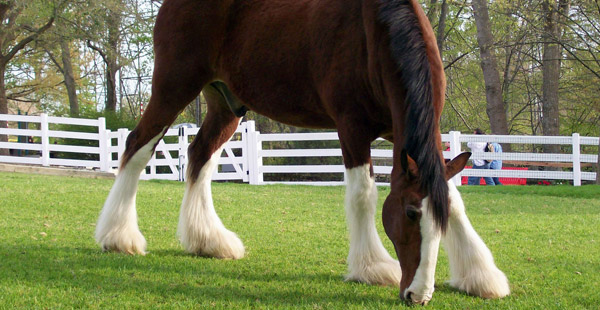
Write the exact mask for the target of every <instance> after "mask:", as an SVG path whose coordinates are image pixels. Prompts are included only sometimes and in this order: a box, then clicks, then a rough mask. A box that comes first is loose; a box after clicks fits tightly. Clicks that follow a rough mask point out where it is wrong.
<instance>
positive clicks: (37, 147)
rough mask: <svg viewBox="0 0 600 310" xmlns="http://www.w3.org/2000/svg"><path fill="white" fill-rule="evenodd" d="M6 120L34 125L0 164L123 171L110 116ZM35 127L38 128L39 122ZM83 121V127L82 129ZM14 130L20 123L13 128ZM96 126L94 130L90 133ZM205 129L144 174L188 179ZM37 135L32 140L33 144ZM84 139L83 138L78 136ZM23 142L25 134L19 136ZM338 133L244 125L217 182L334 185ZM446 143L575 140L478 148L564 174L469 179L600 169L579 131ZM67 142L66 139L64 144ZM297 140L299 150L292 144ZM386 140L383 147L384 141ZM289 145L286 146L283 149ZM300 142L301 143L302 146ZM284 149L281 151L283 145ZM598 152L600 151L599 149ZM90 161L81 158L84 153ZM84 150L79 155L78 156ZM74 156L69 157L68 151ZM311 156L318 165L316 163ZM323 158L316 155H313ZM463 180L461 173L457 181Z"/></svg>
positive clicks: (456, 137) (161, 150) (170, 140)
mask: <svg viewBox="0 0 600 310" xmlns="http://www.w3.org/2000/svg"><path fill="white" fill-rule="evenodd" d="M0 121H8V122H11V123H12V124H11V125H14V123H17V122H20V123H22V124H27V125H26V126H23V127H26V128H31V127H35V129H15V128H9V129H4V128H0V135H8V136H9V137H11V138H12V140H14V139H15V137H21V141H22V142H19V141H12V140H11V139H9V142H0V149H11V151H12V152H13V153H19V152H20V153H21V154H13V156H0V162H4V163H14V164H32V165H42V166H68V167H86V168H93V169H98V170H100V171H111V170H113V171H114V170H116V169H117V168H118V164H119V160H120V158H121V156H122V154H123V152H124V150H125V141H126V138H127V135H128V134H129V131H128V130H127V129H119V130H118V131H114V132H111V131H109V130H106V125H105V120H104V119H103V118H99V119H98V120H88V119H73V118H62V117H52V116H47V115H45V114H42V115H40V116H19V115H4V114H0ZM32 124H33V125H32ZM61 124H62V125H75V126H71V127H73V128H75V129H78V128H86V129H87V130H85V131H87V132H81V131H69V130H57V129H53V127H57V125H61ZM80 126H83V127H80ZM11 127H14V126H11ZM90 131H91V132H90ZM197 133H198V128H185V127H182V128H179V129H169V130H168V131H167V133H166V135H165V138H163V140H161V141H160V142H159V144H158V145H157V148H156V152H155V154H154V155H153V157H152V159H151V160H150V162H149V163H148V166H147V168H146V171H144V172H143V173H142V176H141V178H142V179H165V180H183V179H184V176H185V170H186V168H187V148H188V146H189V144H190V142H191V140H192V139H193V137H194V136H195V135H196V134H197ZM29 137H32V138H33V139H32V140H33V141H31V142H33V143H27V142H24V141H27V140H28V138H29ZM72 139H77V140H72ZM17 140H18V139H17ZM81 140H84V141H87V142H88V143H86V144H88V145H87V146H81V144H82V143H81ZM337 140H338V136H337V133H335V132H322V133H287V134H261V133H260V132H258V131H256V130H255V125H254V122H253V121H248V122H243V123H241V124H240V126H239V128H238V130H237V131H236V134H235V135H234V137H233V138H232V140H231V141H230V142H228V143H227V144H226V145H225V147H224V149H223V154H222V155H221V159H220V161H219V169H218V171H217V172H215V174H214V175H213V180H237V181H241V182H248V183H250V184H265V183H273V182H272V181H269V180H268V179H269V178H272V177H273V176H277V175H282V174H285V175H298V174H300V175H301V176H302V177H305V176H309V178H310V176H313V177H314V176H315V175H319V174H320V175H322V174H328V175H327V176H332V175H334V176H337V177H335V178H334V180H332V181H318V182H317V181H310V180H309V181H306V180H304V181H297V182H286V183H302V184H313V185H335V184H343V181H342V179H343V173H344V171H345V168H344V166H343V164H342V160H341V156H342V152H341V150H340V148H339V144H337V142H335V141H337ZM442 140H443V141H448V142H450V149H449V151H445V152H444V157H446V158H453V157H454V156H456V155H458V154H460V153H461V152H462V151H464V150H465V149H464V148H463V145H464V143H465V142H470V141H485V142H499V143H510V144H511V145H513V148H514V149H517V147H516V146H518V145H519V144H525V145H532V144H535V145H544V144H558V145H568V146H570V147H566V148H565V149H570V150H572V151H571V152H569V153H561V154H547V153H524V152H503V153H483V152H482V153H475V154H473V156H472V158H476V159H497V160H503V161H504V162H505V163H507V162H513V163H521V164H529V165H536V166H537V165H540V166H545V165H550V164H552V163H554V164H556V165H558V166H563V167H564V168H563V169H560V171H537V170H472V169H465V170H464V171H463V172H462V174H461V175H462V176H496V177H505V178H527V179H556V180H571V181H572V182H573V184H574V185H576V186H578V185H581V181H582V180H589V181H592V180H595V178H596V173H595V172H591V171H582V169H581V167H582V165H584V166H585V165H586V164H587V165H589V164H594V163H596V162H597V160H598V155H596V154H597V151H596V152H595V154H582V153H581V149H582V147H586V146H587V147H589V146H594V147H595V146H598V144H599V138H597V137H580V136H579V134H573V135H572V136H566V137H565V136H558V137H544V136H497V135H463V134H460V133H459V132H450V133H448V134H443V135H442ZM302 141H312V142H314V141H320V143H321V144H323V145H326V146H324V147H321V148H308V147H305V146H302V145H301V144H302ZM58 142H60V144H59V143H58ZM291 143H293V144H294V145H296V147H297V148H290V144H291ZM380 144H383V147H381V146H379V147H377V145H380ZM282 145H283V146H282ZM297 145H299V146H297ZM390 146H391V145H390V144H389V143H387V144H386V143H385V142H383V141H382V140H378V141H376V142H375V143H374V144H373V148H372V150H371V155H372V157H373V158H374V172H375V174H377V175H384V176H385V175H389V174H390V173H391V170H392V167H391V158H392V150H391V149H390ZM277 147H279V148H277ZM596 150H597V149H596ZM57 153H60V154H61V157H65V155H64V154H76V155H74V156H73V157H74V158H72V159H70V158H58V157H57V156H53V154H57ZM82 154H83V155H84V157H88V158H87V159H77V158H79V157H82V156H81V155H82ZM78 155H79V156H78ZM67 157H68V156H67ZM281 158H297V159H300V160H301V161H303V164H297V165H289V164H277V159H281ZM323 158H331V159H330V160H329V161H331V162H334V163H333V164H322V163H321V161H322V160H321V159H323ZM311 159H312V160H313V161H312V162H313V163H314V164H311ZM314 159H317V160H314ZM455 182H456V183H457V184H460V176H457V177H456V178H455Z"/></svg>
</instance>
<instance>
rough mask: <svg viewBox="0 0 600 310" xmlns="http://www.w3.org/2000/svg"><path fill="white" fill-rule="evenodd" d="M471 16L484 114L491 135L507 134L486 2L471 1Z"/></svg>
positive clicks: (504, 108) (482, 0)
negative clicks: (479, 71) (473, 21)
mask: <svg viewBox="0 0 600 310" xmlns="http://www.w3.org/2000/svg"><path fill="white" fill-rule="evenodd" d="M472 5H473V15H474V17H475V23H476V25H477V42H478V43H479V55H480V61H481V62H480V65H481V70H482V71H483V78H484V81H485V95H486V99H487V109H486V112H487V114H488V117H489V119H490V127H491V130H492V133H493V134H497V135H506V134H508V126H507V120H506V107H505V106H504V101H503V99H502V84H501V83H500V74H499V73H498V64H497V61H496V54H495V52H494V38H493V36H492V31H491V29H490V17H489V13H488V7H487V1H486V0H473V1H472Z"/></svg>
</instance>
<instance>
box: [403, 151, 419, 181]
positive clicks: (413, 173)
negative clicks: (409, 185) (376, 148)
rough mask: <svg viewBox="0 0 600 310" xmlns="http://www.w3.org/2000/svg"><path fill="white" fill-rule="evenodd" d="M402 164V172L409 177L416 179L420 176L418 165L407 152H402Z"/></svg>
mask: <svg viewBox="0 0 600 310" xmlns="http://www.w3.org/2000/svg"><path fill="white" fill-rule="evenodd" d="M400 164H401V165H402V171H404V172H406V173H407V175H408V176H409V177H411V178H415V177H417V176H418V175H419V168H418V167H417V163H416V162H415V161H414V160H413V159H412V158H410V156H408V153H407V152H406V150H402V152H401V153H400Z"/></svg>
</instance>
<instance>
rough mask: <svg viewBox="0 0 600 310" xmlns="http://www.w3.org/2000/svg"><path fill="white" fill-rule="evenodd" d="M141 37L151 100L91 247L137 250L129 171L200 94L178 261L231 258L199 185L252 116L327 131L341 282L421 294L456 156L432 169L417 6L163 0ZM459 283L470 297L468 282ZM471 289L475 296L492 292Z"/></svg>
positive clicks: (432, 97)
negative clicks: (378, 148) (202, 102)
mask: <svg viewBox="0 0 600 310" xmlns="http://www.w3.org/2000/svg"><path fill="white" fill-rule="evenodd" d="M153 40H154V41H153V43H154V52H155V62H154V73H153V77H152V95H151V98H150V102H149V104H148V106H147V109H146V110H145V112H144V114H143V116H142V118H141V120H140V121H139V123H138V124H137V126H136V128H135V129H134V130H133V131H132V132H131V134H130V135H129V136H128V138H127V142H126V149H125V152H124V153H123V156H122V159H121V162H120V167H119V173H118V175H117V177H116V179H115V183H114V185H113V187H112V189H111V190H110V193H109V194H108V197H107V199H106V202H105V204H104V206H103V208H102V211H101V213H100V216H99V219H98V223H97V226H96V232H95V238H96V240H97V242H98V243H99V244H100V245H101V247H102V248H103V249H104V250H107V251H115V252H124V253H129V254H145V251H146V240H145V239H144V237H143V235H142V234H141V232H140V230H139V227H138V224H137V213H136V206H135V198H136V192H137V186H138V180H139V175H140V173H141V171H142V170H143V169H144V168H145V166H146V164H147V162H148V161H149V159H150V158H151V156H152V154H153V152H154V149H155V147H156V145H157V143H158V141H159V140H160V139H161V138H162V136H163V135H164V134H165V132H166V130H167V129H168V128H169V126H170V125H171V124H172V123H173V121H174V120H175V118H176V117H177V115H178V114H179V113H180V112H181V111H182V110H183V109H184V108H185V106H186V105H187V104H188V103H189V102H191V101H192V100H193V99H194V98H195V97H197V96H198V95H199V93H200V92H202V93H203V95H204V97H205V99H206V102H207V105H208V108H207V114H206V117H205V120H204V122H203V124H202V126H201V129H200V131H199V133H198V135H197V136H196V138H195V139H194V141H193V142H192V143H191V145H190V147H189V149H188V154H189V166H188V169H187V183H186V187H185V194H184V198H183V202H182V204H181V209H180V210H181V211H180V216H179V223H178V229H177V231H178V236H179V239H180V242H181V243H182V245H183V247H184V248H185V250H186V251H187V252H189V253H193V254H195V255H199V256H208V257H216V258H223V259H240V258H242V257H243V256H244V252H245V249H244V245H243V243H242V241H241V240H240V239H239V238H238V236H237V235H236V234H235V233H234V232H232V231H230V230H228V229H227V228H225V226H224V225H223V223H222V222H221V220H220V219H219V217H218V215H217V213H216V211H215V208H214V205H213V200H212V196H211V185H210V182H211V175H212V173H213V171H214V170H215V168H216V165H217V162H218V158H219V157H220V154H221V149H222V146H223V144H224V143H225V142H227V141H228V140H229V139H230V138H231V136H232V135H233V134H234V132H235V130H236V128H237V126H238V124H239V121H240V119H241V117H242V116H244V114H245V113H246V111H248V110H251V111H254V112H256V113H259V114H261V115H264V116H267V117H269V118H271V119H273V120H276V121H279V122H282V123H286V124H289V125H293V126H299V127H306V128H331V129H336V130H337V132H338V136H339V140H340V144H341V149H342V155H343V160H344V165H345V168H346V174H345V175H346V183H347V190H346V199H345V210H346V217H347V224H348V229H349V239H350V246H349V248H350V249H349V254H348V258H347V263H348V274H347V276H346V280H348V281H358V282H364V283H369V284H378V285H395V286H399V287H400V297H401V298H403V299H406V300H408V301H412V302H415V303H421V304H424V303H426V302H427V301H429V299H431V294H432V293H433V275H434V272H435V259H434V258H435V257H437V248H438V246H437V245H436V244H439V239H440V236H441V234H442V233H443V232H445V231H462V229H461V228H454V227H448V225H449V219H452V216H455V214H452V213H450V211H449V210H450V207H449V203H450V202H449V193H450V192H449V185H448V183H447V181H448V180H449V179H450V178H451V177H452V176H454V175H455V174H456V173H458V172H460V171H461V170H462V169H463V168H464V165H465V164H466V161H467V159H468V158H469V154H466V153H465V154H461V155H460V156H458V157H457V158H456V159H454V160H452V161H450V162H449V163H447V164H445V163H444V160H443V156H442V153H441V135H440V129H439V120H440V116H441V111H442V108H443V104H444V92H445V77H444V72H443V65H442V61H441V58H440V55H439V51H438V49H437V44H436V40H435V36H434V34H433V31H432V28H431V25H430V24H429V21H428V20H427V18H426V16H425V14H424V12H423V10H422V8H421V7H420V5H419V4H417V2H416V0H351V1H349V0H243V1H242V0H165V1H164V3H163V5H162V7H161V8H160V10H159V12H158V15H157V18H156V24H155V28H154V38H153ZM378 137H382V138H384V139H387V140H389V141H391V142H393V145H394V146H393V169H392V174H391V183H390V187H391V190H390V194H389V196H388V197H387V198H386V200H385V203H384V206H383V216H382V218H383V225H384V228H385V232H386V234H387V236H388V237H389V238H390V240H391V241H392V243H393V245H394V249H395V252H396V255H397V257H398V260H399V261H398V260H395V259H393V258H392V257H391V256H390V254H389V253H388V252H387V251H386V249H385V248H384V246H383V245H382V243H381V239H380V238H379V236H378V234H377V231H376V229H375V224H374V216H375V210H376V204H377V201H376V200H377V191H376V187H375V182H374V173H373V166H372V161H371V156H370V145H371V142H372V141H374V140H375V139H376V138H378ZM463 213H464V212H463ZM461 223H462V222H461ZM450 225H452V221H450ZM457 225H459V226H460V224H457ZM461 227H462V226H461ZM461 244H462V243H461ZM456 255H457V256H458V257H460V256H461V255H462V254H461V251H458V252H457V254H456ZM432 259H433V260H432ZM492 264H493V263H492ZM432 266H433V267H432ZM432 268H433V269H432ZM488 274H491V273H490V272H488ZM471 282H473V281H471ZM467 286H468V288H467V287H462V289H463V290H465V291H467V292H470V291H469V289H470V287H471V286H475V287H477V288H479V287H481V284H480V283H475V284H473V285H471V284H469V285H467ZM459 287H460V285H459ZM484 291H485V292H483V293H475V294H478V295H481V296H484V297H499V296H501V295H503V294H504V293H502V292H500V293H498V292H496V291H493V292H489V290H484Z"/></svg>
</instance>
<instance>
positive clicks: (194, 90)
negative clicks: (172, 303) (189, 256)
mask: <svg viewBox="0 0 600 310" xmlns="http://www.w3.org/2000/svg"><path fill="white" fill-rule="evenodd" d="M181 62H185V59H180V58H177V57H174V56H169V55H168V54H165V53H162V54H159V53H157V58H156V60H155V68H154V77H153V81H152V84H153V85H152V86H153V91H152V97H151V98H150V103H149V104H148V108H147V109H146V111H145V113H144V114H143V116H142V119H141V120H140V122H139V123H138V125H137V126H136V128H135V129H134V130H133V131H132V132H131V133H130V134H129V136H128V137H127V144H126V149H125V152H124V153H123V157H122V159H121V166H120V168H119V173H118V175H117V178H116V180H115V183H114V185H113V187H112V189H111V190H110V193H109V195H108V198H107V199H106V202H105V203H104V207H103V208H102V211H101V213H100V217H99V219H98V223H97V225H96V233H95V238H96V241H97V242H98V243H99V244H100V245H101V246H102V248H103V249H104V250H109V251H115V252H124V253H128V254H145V249H146V240H145V239H144V236H143V235H142V234H141V232H140V230H139V227H138V224H137V212H136V207H135V200H136V192H137V187H138V180H139V176H140V173H141V172H142V170H143V169H145V167H146V164H147V163H148V161H149V160H150V158H151V156H152V154H153V153H154V149H155V147H156V144H157V143H158V141H159V140H160V139H161V138H162V136H163V135H164V133H165V132H166V130H167V129H168V128H169V126H170V125H171V124H172V123H173V121H174V120H175V119H176V118H177V115H179V113H180V112H181V111H182V110H183V109H184V108H185V106H186V105H187V104H188V103H189V102H190V101H191V100H193V98H195V97H196V96H197V95H198V94H199V93H200V90H201V89H202V86H203V85H204V83H207V82H208V81H209V80H210V76H209V75H210V74H204V73H206V72H207V71H206V70H204V71H203V70H200V69H199V70H192V69H190V68H188V67H186V66H183V65H181ZM203 74H204V75H203Z"/></svg>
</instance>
